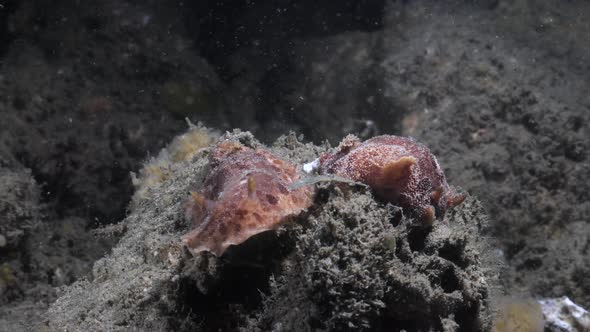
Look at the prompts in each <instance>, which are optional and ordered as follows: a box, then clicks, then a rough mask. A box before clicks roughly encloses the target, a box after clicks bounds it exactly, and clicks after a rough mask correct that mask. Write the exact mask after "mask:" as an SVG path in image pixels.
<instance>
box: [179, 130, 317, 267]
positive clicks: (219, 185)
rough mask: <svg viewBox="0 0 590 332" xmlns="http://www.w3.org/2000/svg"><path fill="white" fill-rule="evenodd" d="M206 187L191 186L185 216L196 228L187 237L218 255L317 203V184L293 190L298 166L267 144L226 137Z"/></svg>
mask: <svg viewBox="0 0 590 332" xmlns="http://www.w3.org/2000/svg"><path fill="white" fill-rule="evenodd" d="M210 166H211V170H210V172H209V173H208V175H207V177H206V178H205V181H204V182H203V186H202V189H201V191H199V192H194V191H191V197H189V201H188V204H187V208H186V217H187V218H188V219H189V220H191V221H192V222H193V223H194V225H195V228H194V229H193V230H192V231H191V232H189V233H188V234H186V235H184V236H183V237H182V241H183V242H184V244H185V245H186V246H187V247H188V248H189V249H190V250H191V251H192V252H193V253H194V254H196V253H199V252H201V251H210V252H212V253H214V254H215V255H217V256H220V255H221V254H223V252H224V251H225V250H226V249H227V248H228V247H229V246H230V245H236V244H240V243H242V242H244V241H246V240H247V239H248V238H250V237H251V236H254V235H256V234H258V233H261V232H264V231H267V230H271V229H274V228H276V227H278V226H279V225H281V224H282V223H283V222H285V221H286V220H287V219H288V217H289V216H293V215H296V214H298V213H300V212H302V211H303V210H305V209H306V208H308V207H309V206H310V205H311V204H312V195H313V191H312V188H310V187H309V186H306V187H301V188H299V189H290V185H291V184H292V183H293V182H294V181H297V180H298V179H299V175H298V172H297V168H296V167H295V165H293V164H291V163H289V162H287V161H284V160H281V159H279V158H278V157H275V156H273V155H272V154H271V153H270V152H268V151H266V150H263V149H252V148H249V147H247V146H244V145H243V144H240V143H238V142H233V141H222V142H220V143H218V144H217V145H216V146H215V147H214V148H213V150H212V152H211V155H210Z"/></svg>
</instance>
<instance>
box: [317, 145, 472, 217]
mask: <svg viewBox="0 0 590 332" xmlns="http://www.w3.org/2000/svg"><path fill="white" fill-rule="evenodd" d="M319 169H320V172H321V173H324V174H336V175H339V176H342V177H345V178H349V179H351V180H354V181H358V182H362V183H365V184H367V185H369V186H370V187H371V188H372V190H373V192H374V193H375V196H377V198H379V199H382V200H384V201H387V202H391V203H392V204H395V205H398V206H400V207H402V209H403V210H404V213H406V214H408V215H410V216H411V217H414V218H416V219H418V220H420V221H421V222H423V223H425V224H428V225H430V224H432V223H433V222H434V220H435V219H436V218H441V219H442V218H443V217H444V214H445V212H446V210H447V209H449V208H451V207H454V206H456V205H458V204H460V203H461V202H463V200H464V199H465V195H464V194H459V193H457V191H456V190H455V189H454V188H452V187H450V186H449V185H448V184H447V180H446V179H445V175H444V173H443V171H442V169H441V167H440V165H439V164H438V162H437V160H436V158H435V157H434V155H432V153H431V152H430V150H429V149H428V148H427V147H426V146H425V145H423V144H421V143H419V142H417V141H416V140H414V139H413V138H409V137H399V136H391V135H383V136H377V137H374V138H371V139H369V140H366V141H364V142H361V141H360V140H359V139H358V138H356V137H355V136H352V135H349V136H347V137H346V138H344V140H343V141H342V142H341V143H340V145H339V146H338V148H337V149H336V152H334V153H332V154H329V153H328V154H324V155H322V156H321V157H320V166H319Z"/></svg>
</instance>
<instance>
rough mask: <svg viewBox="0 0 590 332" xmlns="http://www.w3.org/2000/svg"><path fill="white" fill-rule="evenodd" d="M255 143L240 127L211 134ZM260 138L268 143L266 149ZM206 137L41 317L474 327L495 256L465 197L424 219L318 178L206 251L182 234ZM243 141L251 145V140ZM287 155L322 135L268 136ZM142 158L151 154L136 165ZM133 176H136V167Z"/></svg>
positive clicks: (308, 156)
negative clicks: (284, 219) (276, 220)
mask: <svg viewBox="0 0 590 332" xmlns="http://www.w3.org/2000/svg"><path fill="white" fill-rule="evenodd" d="M221 140H223V141H224V142H226V143H224V144H227V142H234V143H233V144H234V145H236V146H238V144H239V146H243V147H244V148H245V147H248V149H259V148H262V145H261V143H259V142H258V141H257V140H256V139H254V137H253V136H252V135H251V134H250V133H248V132H240V131H235V132H234V133H231V134H229V133H228V134H225V135H224V136H222V138H221ZM267 149H268V148H267ZM214 151H215V147H214V145H212V146H210V147H206V148H203V149H201V150H200V151H199V152H197V153H196V154H195V155H194V156H192V157H191V158H189V159H186V160H181V161H175V162H170V164H169V165H167V167H166V169H167V171H168V173H167V174H168V176H167V178H166V179H164V180H162V181H159V182H154V183H151V185H150V187H149V188H147V189H146V188H143V189H144V190H147V193H148V194H147V195H145V196H143V197H138V198H137V200H136V201H135V202H134V204H133V207H132V209H131V210H130V211H129V215H128V216H127V218H126V219H125V220H124V221H123V223H122V226H124V228H125V230H124V234H123V235H122V237H121V240H120V241H119V243H118V244H117V245H116V246H115V247H114V248H113V251H112V253H110V254H109V255H107V256H105V257H104V258H102V259H100V260H98V261H97V262H96V264H95V265H94V268H93V271H92V276H91V277H90V278H87V279H84V280H80V281H78V282H75V283H74V284H72V285H71V286H68V287H66V288H64V289H63V293H62V295H61V296H60V298H59V299H58V300H57V301H56V302H55V303H54V304H53V305H52V306H51V307H50V309H49V311H48V313H47V316H46V320H45V321H44V323H43V325H42V327H43V328H44V329H45V330H50V331H53V330H64V329H65V330H86V331H97V330H108V331H123V330H129V329H142V330H146V329H147V330H179V331H188V330H195V329H196V330H201V331H218V330H237V329H240V330H242V331H268V330H272V329H279V330H285V331H315V330H333V331H342V330H355V331H358V330H374V331H380V330H383V331H401V330H404V329H405V330H429V329H434V330H447V331H455V330H456V329H453V327H457V326H461V328H460V330H462V331H485V330H486V329H487V328H489V324H490V314H491V309H490V297H491V294H492V293H493V291H494V288H493V286H494V280H495V278H496V277H497V270H496V268H497V266H496V265H494V260H493V259H492V258H491V257H492V255H490V254H488V253H489V252H490V249H489V248H487V247H486V240H485V237H484V236H483V235H482V230H483V229H484V228H485V227H486V226H487V221H488V218H487V216H486V214H485V213H484V211H483V209H482V207H481V204H480V203H479V202H478V201H477V200H476V199H475V198H472V197H470V198H468V199H467V200H466V202H464V203H463V204H461V205H459V206H457V207H456V208H455V209H453V210H451V211H449V212H448V213H447V214H446V216H445V218H444V220H441V221H438V222H435V223H434V224H433V225H432V227H422V226H421V227H417V226H416V225H415V222H414V221H413V219H412V218H410V217H404V216H403V213H402V210H401V208H399V207H395V206H394V205H391V204H385V203H382V202H379V201H377V200H375V198H374V197H373V195H372V194H371V191H370V190H369V189H368V188H366V187H364V186H358V185H354V184H349V185H345V186H342V184H341V183H339V184H338V185H335V184H333V183H329V182H328V183H325V182H324V183H321V184H317V186H318V188H317V192H316V194H315V196H314V201H313V205H312V206H311V207H310V208H309V209H308V210H307V211H306V212H303V213H302V214H300V215H299V216H296V217H295V218H293V219H292V220H291V221H290V222H289V223H285V224H284V225H283V226H281V227H280V228H278V229H277V230H271V231H267V232H262V233H260V234H258V235H256V236H253V237H251V238H249V239H248V240H247V241H245V242H244V243H242V244H240V245H236V246H230V247H229V248H228V249H227V250H226V251H225V252H224V253H223V255H220V256H219V257H218V256H216V255H213V254H212V253H210V252H207V251H203V252H199V253H196V254H194V253H190V251H189V250H188V248H187V247H185V246H184V245H183V243H182V242H181V237H182V236H183V234H185V233H186V232H187V230H189V229H191V228H192V224H191V222H190V221H189V220H186V219H185V216H184V214H185V207H186V205H185V203H186V199H187V193H188V191H189V190H191V189H194V188H199V186H201V185H202V184H203V182H204V183H207V181H206V178H207V177H208V174H209V170H210V167H211V164H210V161H211V159H210V158H209V154H210V153H212V152H214ZM252 151H254V150H252ZM269 151H270V152H271V153H273V154H274V155H276V156H279V157H280V158H283V159H284V160H288V161H289V162H291V163H293V164H294V165H302V164H303V161H305V160H312V159H314V158H315V157H317V156H318V155H319V154H320V153H321V152H323V151H326V147H319V146H315V145H313V144H310V143H308V144H303V143H301V142H300V141H298V139H297V138H296V137H295V135H293V134H291V135H288V136H283V137H281V138H279V139H278V141H277V142H276V143H275V144H274V145H273V146H272V147H271V148H270V149H269ZM146 167H150V165H149V164H148V165H147V166H146ZM140 180H141V179H140Z"/></svg>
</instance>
